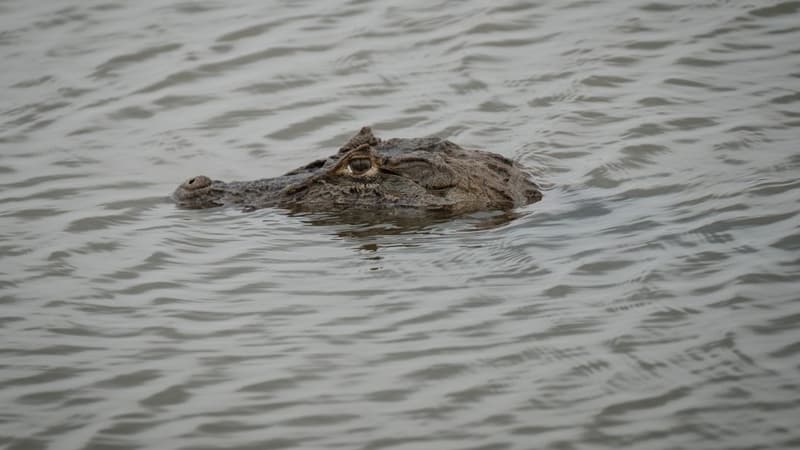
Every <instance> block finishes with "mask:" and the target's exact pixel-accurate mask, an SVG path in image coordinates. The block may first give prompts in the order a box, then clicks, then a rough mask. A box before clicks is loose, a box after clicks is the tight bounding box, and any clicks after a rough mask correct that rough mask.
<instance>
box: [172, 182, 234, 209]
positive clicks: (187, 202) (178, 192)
mask: <svg viewBox="0 0 800 450" xmlns="http://www.w3.org/2000/svg"><path fill="white" fill-rule="evenodd" d="M223 187H224V183H222V182H221V181H213V180H212V179H211V178H209V177H207V176H205V175H198V176H196V177H192V178H189V179H187V180H186V181H184V182H183V183H181V185H180V186H178V188H177V189H175V192H173V193H172V199H173V200H175V203H177V204H178V206H180V207H181V208H192V209H200V208H212V207H214V206H221V205H222V194H223V193H224V189H223Z"/></svg>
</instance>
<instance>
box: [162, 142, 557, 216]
mask: <svg viewBox="0 0 800 450" xmlns="http://www.w3.org/2000/svg"><path fill="white" fill-rule="evenodd" d="M172 198H173V199H174V200H175V202H176V203H177V204H178V205H179V206H180V207H184V208H211V207H215V206H223V205H237V206H240V207H243V208H244V209H246V210H251V209H258V208H267V207H281V208H287V209H293V210H303V211H331V210H343V209H361V210H375V209H389V208H391V209H413V210H420V211H441V212H446V213H466V212H472V211H479V210H493V209H494V210H508V209H512V208H515V207H518V206H523V205H527V204H530V203H534V202H537V201H539V200H541V198H542V193H541V191H540V190H539V187H538V186H537V185H536V184H535V183H533V182H532V181H530V180H529V179H528V176H527V174H526V173H525V172H524V170H523V169H522V167H521V166H519V165H518V164H517V163H515V162H513V161H511V160H509V159H507V158H504V157H503V156H500V155H498V154H495V153H490V152H485V151H481V150H468V149H464V148H461V147H459V146H458V145H456V144H454V143H452V142H450V141H446V140H442V139H438V138H420V139H399V138H398V139H389V140H380V139H378V138H376V137H375V136H374V135H373V134H372V130H371V129H370V128H369V127H364V128H362V129H361V131H360V132H359V133H358V134H356V135H355V136H353V137H352V138H351V139H350V140H349V141H348V142H347V143H346V144H345V145H344V146H342V147H341V149H340V150H339V152H338V153H337V154H335V155H332V156H330V157H328V158H326V159H321V160H317V161H314V162H312V163H310V164H308V165H306V166H303V167H300V168H298V169H295V170H293V171H291V172H288V173H286V174H285V175H282V176H279V177H275V178H265V179H261V180H255V181H234V182H230V183H225V182H222V181H218V180H211V179H210V178H208V177H206V176H203V175H200V176H196V177H193V178H190V179H188V180H186V181H185V182H183V183H182V184H181V185H180V186H179V187H178V188H177V189H176V190H175V192H174V193H173V194H172Z"/></svg>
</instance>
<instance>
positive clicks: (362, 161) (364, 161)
mask: <svg viewBox="0 0 800 450" xmlns="http://www.w3.org/2000/svg"><path fill="white" fill-rule="evenodd" d="M347 167H348V168H349V169H350V171H351V172H353V174H354V175H360V174H362V173H364V172H366V171H368V170H369V169H371V168H372V161H371V160H370V159H369V158H366V157H357V158H351V159H350V161H348V162H347Z"/></svg>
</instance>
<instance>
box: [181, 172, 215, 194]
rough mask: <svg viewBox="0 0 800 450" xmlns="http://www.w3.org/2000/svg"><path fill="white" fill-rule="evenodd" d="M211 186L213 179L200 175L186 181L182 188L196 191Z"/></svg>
mask: <svg viewBox="0 0 800 450" xmlns="http://www.w3.org/2000/svg"><path fill="white" fill-rule="evenodd" d="M210 185H211V178H208V177H207V176H205V175H198V176H196V177H192V178H189V179H188V180H186V181H184V182H183V184H182V185H181V187H182V188H183V189H186V190H190V191H194V190H197V189H203V188H205V187H208V186H210Z"/></svg>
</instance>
